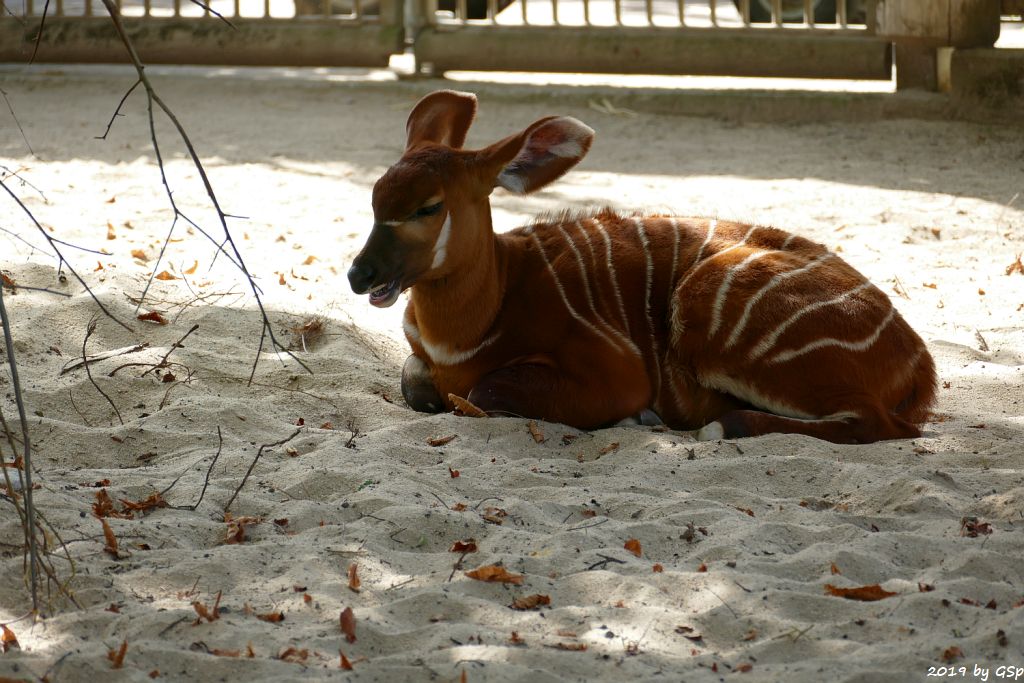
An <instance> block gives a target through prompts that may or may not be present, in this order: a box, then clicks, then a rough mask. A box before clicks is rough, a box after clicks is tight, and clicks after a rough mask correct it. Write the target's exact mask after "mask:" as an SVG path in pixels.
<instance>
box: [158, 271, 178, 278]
mask: <svg viewBox="0 0 1024 683" xmlns="http://www.w3.org/2000/svg"><path fill="white" fill-rule="evenodd" d="M156 279H157V280H177V279H178V278H177V277H176V276H174V275H171V274H170V273H168V272H167V271H166V270H161V271H160V272H159V273H157V275H156Z"/></svg>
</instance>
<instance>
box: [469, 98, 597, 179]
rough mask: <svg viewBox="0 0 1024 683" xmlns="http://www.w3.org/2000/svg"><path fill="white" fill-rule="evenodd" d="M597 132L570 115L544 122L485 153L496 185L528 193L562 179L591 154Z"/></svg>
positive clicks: (492, 147) (499, 143)
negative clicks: (589, 151) (588, 153)
mask: <svg viewBox="0 0 1024 683" xmlns="http://www.w3.org/2000/svg"><path fill="white" fill-rule="evenodd" d="M593 140H594V131H593V129H592V128H590V126H587V125H586V124H584V123H582V122H581V121H578V120H576V119H574V118H571V117H568V116H551V117H548V118H544V119H541V120H539V121H537V122H535V123H534V124H533V125H531V126H529V127H528V128H527V129H526V130H524V131H523V132H521V133H519V134H517V135H513V136H511V137H509V138H506V139H505V140H502V141H501V142H498V143H496V144H494V145H491V146H490V147H488V148H487V149H485V150H482V154H484V155H485V156H487V157H489V158H488V161H489V162H490V163H491V164H492V166H491V168H492V169H494V171H495V172H496V178H495V181H494V183H495V185H496V186H498V185H500V186H501V187H504V188H505V189H506V190H508V191H509V192H515V193H517V194H526V193H529V192H533V191H534V190H538V189H540V188H542V187H544V186H545V185H547V184H548V183H550V182H552V181H554V180H557V179H558V178H560V177H561V176H562V175H563V174H564V173H565V172H566V171H568V170H569V169H570V168H572V167H573V166H575V165H576V164H578V163H579V162H580V160H581V159H583V157H585V156H586V155H587V151H588V150H589V149H590V143H591V142H593Z"/></svg>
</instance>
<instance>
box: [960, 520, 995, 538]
mask: <svg viewBox="0 0 1024 683" xmlns="http://www.w3.org/2000/svg"><path fill="white" fill-rule="evenodd" d="M991 533H992V525H991V524H989V523H988V522H982V521H980V520H979V519H978V518H977V517H964V518H962V519H961V520H960V535H961V536H966V537H967V538H977V537H978V536H988V535H989V534H991Z"/></svg>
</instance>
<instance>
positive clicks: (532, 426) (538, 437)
mask: <svg viewBox="0 0 1024 683" xmlns="http://www.w3.org/2000/svg"><path fill="white" fill-rule="evenodd" d="M526 427H527V429H529V430H530V436H532V437H533V440H534V441H536V442H537V443H544V438H545V437H544V432H542V431H541V430H540V427H538V426H537V423H536V422H535V421H534V420H530V421H529V422H528V423H527V425H526Z"/></svg>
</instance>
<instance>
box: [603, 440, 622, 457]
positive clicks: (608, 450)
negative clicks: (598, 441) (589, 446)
mask: <svg viewBox="0 0 1024 683" xmlns="http://www.w3.org/2000/svg"><path fill="white" fill-rule="evenodd" d="M617 450H619V442H618V441H613V442H611V443H610V444H608V445H607V446H605V447H604V448H602V449H601V450H599V451H598V453H600V454H601V455H608V454H609V453H611V452H612V451H617Z"/></svg>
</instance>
